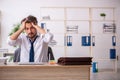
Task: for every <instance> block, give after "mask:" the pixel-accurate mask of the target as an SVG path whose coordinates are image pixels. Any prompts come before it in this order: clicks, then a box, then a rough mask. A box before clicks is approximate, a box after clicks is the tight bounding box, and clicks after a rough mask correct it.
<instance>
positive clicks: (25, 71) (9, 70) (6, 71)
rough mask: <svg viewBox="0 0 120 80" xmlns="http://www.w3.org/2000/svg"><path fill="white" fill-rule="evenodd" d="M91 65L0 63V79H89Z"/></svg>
mask: <svg viewBox="0 0 120 80" xmlns="http://www.w3.org/2000/svg"><path fill="white" fill-rule="evenodd" d="M90 67H91V65H67V66H66V65H65V66H62V65H58V64H53V65H51V64H47V63H46V64H44V65H18V64H17V63H9V64H7V65H0V80H90Z"/></svg>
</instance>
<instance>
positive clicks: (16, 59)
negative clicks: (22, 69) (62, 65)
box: [13, 46, 55, 62]
mask: <svg viewBox="0 0 120 80" xmlns="http://www.w3.org/2000/svg"><path fill="white" fill-rule="evenodd" d="M20 51H21V48H20V47H19V48H17V49H16V50H15V52H14V56H13V61H14V62H20ZM47 57H48V60H55V58H54V55H53V51H52V48H51V47H49V46H48V55H47ZM49 58H50V59H49Z"/></svg>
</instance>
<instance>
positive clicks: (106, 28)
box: [103, 23, 116, 33]
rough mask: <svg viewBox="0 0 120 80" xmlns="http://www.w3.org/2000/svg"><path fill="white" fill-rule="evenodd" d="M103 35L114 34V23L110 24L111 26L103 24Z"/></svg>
mask: <svg viewBox="0 0 120 80" xmlns="http://www.w3.org/2000/svg"><path fill="white" fill-rule="evenodd" d="M103 33H116V25H115V23H112V24H108V23H105V24H103Z"/></svg>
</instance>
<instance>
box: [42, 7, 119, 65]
mask: <svg viewBox="0 0 120 80" xmlns="http://www.w3.org/2000/svg"><path fill="white" fill-rule="evenodd" d="M47 8H48V9H49V10H48V11H50V12H48V13H46V11H47ZM44 9H45V12H42V14H44V13H45V15H43V16H42V17H41V18H42V19H44V18H43V17H44V16H49V17H50V20H40V21H43V22H46V23H49V25H50V24H52V25H53V23H54V24H55V25H54V27H50V28H52V30H53V32H56V31H57V30H59V29H60V27H61V29H60V30H59V32H58V33H57V32H56V33H55V34H62V35H64V36H72V46H57V45H56V46H54V47H63V48H64V51H63V52H65V53H64V55H65V56H66V55H67V54H70V55H75V56H77V55H78V56H81V55H87V56H89V55H91V56H94V55H95V56H96V57H97V59H95V60H100V61H101V62H103V63H104V61H106V62H110V61H115V62H116V61H117V59H109V58H108V56H109V55H108V54H109V51H108V50H109V49H110V48H111V46H112V48H113V47H114V48H115V47H116V46H113V45H112V37H111V36H113V35H115V36H117V35H116V33H112V31H111V33H103V31H104V32H109V31H110V30H112V29H108V28H104V29H103V24H104V23H106V24H107V25H108V24H109V23H110V24H111V23H115V22H116V20H115V19H116V18H115V10H114V9H115V8H113V7H42V10H43V11H44ZM52 9H53V10H52ZM56 11H58V13H59V15H57V13H56ZM52 13H53V14H52ZM55 13H56V14H55ZM100 13H105V14H106V15H107V16H106V17H105V19H103V18H102V17H101V16H100ZM50 14H51V15H50ZM54 14H55V15H54ZM60 24H62V25H60ZM52 25H51V26H52ZM76 25H77V26H78V28H75V26H76ZM63 27H64V33H60V31H62V32H63ZM105 27H106V26H105ZM54 28H59V29H54ZM109 28H112V27H109ZM52 30H51V31H52ZM55 30H56V31H55ZM105 30H108V31H105ZM113 30H114V29H113ZM67 31H68V32H67ZM71 31H73V32H71ZM89 35H90V36H95V46H92V45H91V46H85V45H82V43H83V42H84V41H83V42H82V40H81V37H82V36H87V37H86V38H85V40H86V41H85V42H86V43H88V36H89ZM57 38H58V43H60V42H61V41H60V39H61V38H65V37H61V38H60V37H57ZM107 40H109V41H107ZM59 41H60V42H59ZM69 41H70V42H71V39H68V42H69ZM90 41H91V42H90V43H91V44H92V38H91V39H90ZM62 43H65V44H67V43H66V42H62ZM102 43H109V44H111V45H110V46H108V45H105V46H104V44H102ZM96 44H97V46H96ZM102 45H103V46H102ZM106 47H107V48H106ZM98 48H100V50H103V51H98ZM74 49H75V50H74ZM95 49H96V50H95ZM107 49H108V50H107ZM93 51H94V52H93ZM73 52H77V53H76V54H74V53H73ZM72 53H73V54H72ZM79 53H82V54H79ZM104 53H107V55H104ZM98 54H100V55H101V57H98ZM103 55H104V56H105V57H104V56H103ZM103 57H104V58H103ZM106 57H107V58H106ZM110 63H111V62H110ZM104 65H105V66H106V63H105V64H104ZM110 65H112V64H110ZM102 67H103V66H102ZM108 67H109V66H108ZM115 67H116V65H115Z"/></svg>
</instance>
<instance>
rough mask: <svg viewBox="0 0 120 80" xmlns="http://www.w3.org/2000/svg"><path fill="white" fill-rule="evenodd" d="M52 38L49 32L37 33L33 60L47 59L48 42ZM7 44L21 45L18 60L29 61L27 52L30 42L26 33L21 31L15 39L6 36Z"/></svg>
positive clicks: (28, 51)
mask: <svg viewBox="0 0 120 80" xmlns="http://www.w3.org/2000/svg"><path fill="white" fill-rule="evenodd" d="M52 39H53V35H52V34H51V33H46V34H44V35H43V34H38V37H37V39H36V40H35V42H34V62H47V61H48V56H47V54H48V43H49V42H50V41H51V40H52ZM7 42H8V44H9V45H11V46H16V45H19V46H20V47H21V54H20V62H29V53H30V47H31V43H30V40H29V38H28V37H27V35H26V34H23V33H21V34H20V36H19V37H18V38H17V39H16V40H11V39H10V37H8V41H7Z"/></svg>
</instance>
